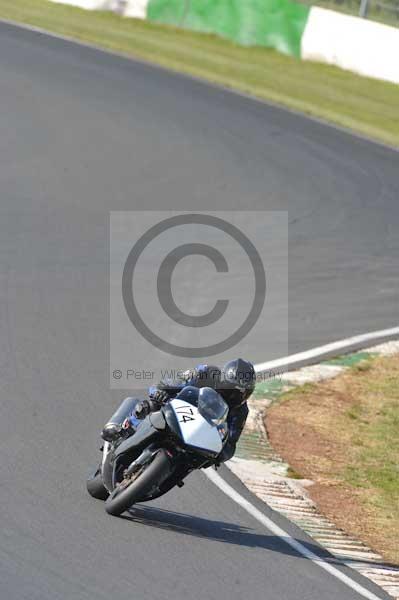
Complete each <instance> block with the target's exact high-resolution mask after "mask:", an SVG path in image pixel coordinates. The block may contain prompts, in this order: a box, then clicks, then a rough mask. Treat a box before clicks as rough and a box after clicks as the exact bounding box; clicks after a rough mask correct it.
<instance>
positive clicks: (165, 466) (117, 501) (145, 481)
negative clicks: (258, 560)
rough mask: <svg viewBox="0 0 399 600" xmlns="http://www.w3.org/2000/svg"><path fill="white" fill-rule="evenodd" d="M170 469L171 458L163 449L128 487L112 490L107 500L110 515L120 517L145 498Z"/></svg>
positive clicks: (106, 504) (106, 508) (107, 509)
mask: <svg viewBox="0 0 399 600" xmlns="http://www.w3.org/2000/svg"><path fill="white" fill-rule="evenodd" d="M169 469H170V460H169V458H168V457H167V455H166V454H165V452H164V451H163V450H160V451H159V452H158V453H157V454H156V456H155V458H154V459H153V461H152V462H151V464H150V465H149V466H148V467H147V468H146V469H145V470H144V471H143V473H142V474H140V475H139V476H138V477H137V479H135V480H134V481H132V483H131V484H130V485H128V486H127V487H126V488H124V489H122V490H120V489H118V487H119V486H118V487H116V488H115V490H114V491H113V492H112V494H111V495H110V496H109V497H108V499H107V501H106V502H105V510H106V511H107V513H108V514H109V515H113V516H114V517H119V515H121V514H122V513H123V512H125V510H127V509H128V508H130V507H131V506H132V505H133V504H134V503H135V502H138V501H140V500H142V499H143V498H145V496H146V495H147V494H149V492H150V491H151V489H152V488H153V487H154V485H156V483H157V482H158V481H159V480H160V479H164V474H165V472H167V471H169Z"/></svg>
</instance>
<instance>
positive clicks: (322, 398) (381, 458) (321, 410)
mask: <svg viewBox="0 0 399 600" xmlns="http://www.w3.org/2000/svg"><path fill="white" fill-rule="evenodd" d="M361 365H367V368H361ZM271 412H272V416H273V414H274V417H276V415H277V417H278V418H279V419H280V420H279V421H278V422H279V423H280V427H281V431H282V432H283V433H284V430H287V431H291V429H290V427H291V426H292V424H295V431H297V435H299V436H300V434H301V432H304V433H306V436H305V438H304V439H305V440H306V441H307V445H305V447H303V446H302V444H301V442H300V440H301V439H302V438H301V437H299V438H298V440H299V441H298V447H297V449H295V448H294V449H291V452H292V453H293V456H294V463H293V464H294V468H295V469H296V470H297V471H299V472H302V471H303V472H304V476H306V477H308V478H310V479H315V480H316V483H317V482H318V483H320V482H323V481H325V480H326V479H327V480H328V479H333V480H334V481H335V483H336V484H337V485H339V486H341V487H342V488H343V489H344V490H346V491H348V490H349V492H350V496H351V497H352V499H353V501H354V502H355V503H356V504H358V506H359V507H360V508H359V510H355V515H354V514H353V511H354V505H352V507H351V510H350V511H348V512H346V511H345V510H342V513H340V519H341V525H342V524H343V525H344V529H345V528H347V530H348V531H351V530H354V531H355V532H357V533H358V534H359V536H360V539H362V535H363V534H365V535H366V534H367V535H366V538H365V539H369V541H370V543H371V544H372V547H373V545H375V548H376V549H377V550H378V549H380V550H381V551H383V552H385V553H386V556H387V557H388V558H389V559H390V560H393V561H394V562H397V563H398V562H399V355H395V356H393V357H387V358H381V357H378V358H377V357H370V356H369V357H368V358H367V359H366V360H363V361H362V362H358V363H354V364H352V366H351V367H350V368H349V369H347V370H346V371H345V372H344V373H342V374H341V375H338V376H337V377H335V378H333V379H331V380H329V381H326V382H322V383H319V384H313V385H311V386H302V387H298V388H294V389H293V390H291V391H289V392H288V393H286V394H284V395H283V396H282V398H281V399H280V404H279V405H275V407H273V408H272V409H271ZM269 418H270V413H269ZM287 427H288V429H287ZM274 433H275V435H276V431H275V432H274ZM283 442H284V440H280V443H281V444H283ZM295 450H296V452H295ZM283 457H284V458H286V459H287V460H288V461H290V457H289V456H288V457H287V456H284V453H283ZM291 461H292V457H291ZM335 489H337V490H338V489H339V488H334V487H331V488H329V487H328V486H326V487H325V488H324V494H325V495H324V496H323V497H322V500H321V501H322V502H323V501H326V500H325V499H326V496H327V495H328V494H330V500H329V501H330V503H329V502H327V503H326V504H325V505H323V504H322V505H321V508H322V509H326V510H328V509H329V507H331V505H336V502H337V496H336V494H337V493H338V494H339V492H336V491H334V490H335ZM326 490H327V491H326ZM334 502H335V504H334ZM367 536H369V537H368V538H367Z"/></svg>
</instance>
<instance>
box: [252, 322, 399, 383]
mask: <svg viewBox="0 0 399 600" xmlns="http://www.w3.org/2000/svg"><path fill="white" fill-rule="evenodd" d="M395 337H399V327H391V328H390V329H381V330H379V331H372V332H370V333H364V334H361V335H355V336H353V337H350V338H345V339H343V340H339V341H337V342H332V343H330V344H325V345H324V346H318V347H316V348H311V349H310V350H305V351H303V352H298V353H297V354H291V355H289V356H285V357H282V358H277V359H274V360H269V361H267V362H264V363H259V364H258V365H255V371H256V372H257V373H261V372H262V371H272V370H273V369H280V370H287V371H288V370H289V369H290V368H292V367H294V366H295V365H296V364H299V363H300V364H301V366H304V363H305V362H307V363H311V362H314V361H315V359H318V358H322V357H323V356H325V355H332V354H334V353H339V352H344V351H345V350H350V349H351V348H352V347H353V348H354V351H355V349H356V348H357V349H360V348H361V347H363V348H364V347H366V346H367V345H371V343H372V342H374V343H377V342H378V341H379V340H380V341H381V343H382V342H383V341H388V339H393V338H395Z"/></svg>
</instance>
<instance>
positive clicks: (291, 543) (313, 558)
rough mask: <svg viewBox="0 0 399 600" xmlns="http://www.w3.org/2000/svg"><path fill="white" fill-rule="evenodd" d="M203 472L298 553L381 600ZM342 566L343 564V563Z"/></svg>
mask: <svg viewBox="0 0 399 600" xmlns="http://www.w3.org/2000/svg"><path fill="white" fill-rule="evenodd" d="M203 473H204V474H205V475H206V476H207V477H208V479H209V480H210V481H212V483H213V484H214V485H216V486H217V487H218V488H219V489H220V490H221V491H222V492H224V493H225V494H226V495H227V496H229V497H230V498H231V499H232V500H234V502H236V503H237V504H238V505H239V506H241V507H242V508H243V509H244V510H246V511H247V512H248V513H249V514H250V515H251V516H252V517H254V518H255V519H256V520H257V521H259V523H261V524H262V525H263V526H264V527H266V529H268V530H269V531H271V532H272V533H273V534H274V535H276V536H277V537H279V538H280V539H281V540H282V541H284V542H285V543H286V544H288V545H289V546H291V547H292V548H293V549H294V550H296V551H297V552H298V553H299V554H301V555H302V556H304V557H305V558H308V559H309V560H311V561H312V562H313V563H315V564H317V565H318V566H319V567H321V568H322V569H324V570H325V571H327V572H328V573H330V574H331V575H333V577H336V579H339V580H340V581H341V582H342V583H344V584H345V585H347V586H348V587H350V588H351V589H352V590H354V591H355V592H357V593H358V594H360V595H361V596H363V597H364V598H368V600H381V597H380V596H376V595H375V594H373V592H370V591H369V590H367V589H366V588H365V587H363V586H362V585H360V583H357V582H356V581H354V580H353V579H351V578H350V577H348V575H345V573H342V572H341V571H340V570H339V569H337V568H336V567H334V566H333V565H331V564H330V563H328V562H327V561H326V560H325V559H323V558H321V557H320V556H317V554H315V553H314V552H312V551H311V550H309V548H306V546H304V545H303V544H301V542H298V541H297V540H296V539H294V538H293V537H292V536H290V535H289V534H288V533H287V532H286V531H285V530H284V529H282V528H281V527H279V526H278V525H276V524H275V523H274V522H273V521H272V520H271V519H270V518H269V517H266V515H264V514H263V513H262V512H261V511H260V510H258V509H257V508H256V507H255V506H253V504H251V503H250V502H249V501H248V500H246V499H245V498H244V497H243V496H241V494H239V493H238V492H236V490H235V489H234V488H233V487H231V485H229V484H228V483H227V482H226V481H225V480H224V479H223V478H222V477H221V476H220V475H218V474H217V473H215V472H214V471H212V470H211V469H207V470H204V471H203ZM343 566H344V565H343Z"/></svg>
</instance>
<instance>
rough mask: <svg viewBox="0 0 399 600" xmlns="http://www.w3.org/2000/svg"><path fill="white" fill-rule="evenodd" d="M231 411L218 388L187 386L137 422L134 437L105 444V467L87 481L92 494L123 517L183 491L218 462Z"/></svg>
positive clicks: (225, 437) (113, 512)
mask: <svg viewBox="0 0 399 600" xmlns="http://www.w3.org/2000/svg"><path fill="white" fill-rule="evenodd" d="M228 410H229V409H228V405H227V404H226V402H225V401H224V400H223V398H222V397H221V396H220V394H218V393H217V392H216V391H215V390H214V389H212V388H208V387H204V388H196V387H194V386H186V387H184V388H183V389H182V390H181V391H180V392H179V394H177V395H176V397H175V398H173V399H171V400H170V401H168V402H167V403H166V404H164V405H163V406H162V407H161V409H160V410H159V411H157V412H153V413H151V414H149V415H148V416H147V417H146V418H145V419H143V420H142V421H139V422H138V425H137V428H136V430H135V432H134V433H133V435H130V436H129V437H128V438H125V439H123V437H122V438H120V437H119V438H118V439H117V440H116V441H114V442H105V443H104V447H103V458H102V462H101V464H100V465H99V467H98V468H97V469H96V471H95V472H94V474H93V475H92V476H91V477H90V478H89V479H88V480H87V490H88V492H89V494H90V495H91V496H93V497H94V498H98V499H101V500H105V510H106V511H107V513H108V514H110V515H114V516H119V515H121V514H122V513H123V512H125V511H126V510H128V509H129V508H131V507H132V506H133V505H134V504H136V503H137V502H148V501H150V500H155V498H159V497H160V496H163V495H164V494H166V493H167V492H168V491H169V490H171V489H172V488H174V487H175V486H178V487H182V486H183V485H184V481H183V480H184V479H185V478H186V477H187V475H189V474H190V473H191V472H192V471H195V470H197V469H201V468H205V467H209V466H211V465H212V464H215V463H216V462H217V457H218V455H219V454H220V452H221V451H222V450H223V448H224V446H225V444H226V442H227V438H228V427H227V416H228Z"/></svg>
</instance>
